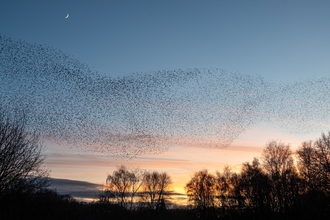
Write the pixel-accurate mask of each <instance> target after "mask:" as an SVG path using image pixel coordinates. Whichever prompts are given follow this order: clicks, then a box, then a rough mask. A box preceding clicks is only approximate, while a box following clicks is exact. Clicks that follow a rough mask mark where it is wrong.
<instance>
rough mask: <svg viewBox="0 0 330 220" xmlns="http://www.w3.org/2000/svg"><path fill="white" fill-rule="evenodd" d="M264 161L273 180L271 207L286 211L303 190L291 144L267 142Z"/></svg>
mask: <svg viewBox="0 0 330 220" xmlns="http://www.w3.org/2000/svg"><path fill="white" fill-rule="evenodd" d="M262 161H263V167H264V169H265V171H266V174H268V175H269V178H270V180H271V193H270V195H271V200H272V202H271V208H272V210H273V211H274V212H275V213H280V214H283V213H286V212H288V210H289V208H290V207H291V206H292V205H293V204H294V201H295V199H296V197H297V196H298V195H299V193H300V191H301V184H300V182H301V181H300V180H299V178H298V173H297V171H296V168H295V166H294V163H293V158H292V152H291V150H290V146H289V145H286V144H284V143H282V142H277V141H271V142H269V143H267V144H266V147H265V148H264V150H263V153H262Z"/></svg>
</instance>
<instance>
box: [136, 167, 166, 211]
mask: <svg viewBox="0 0 330 220" xmlns="http://www.w3.org/2000/svg"><path fill="white" fill-rule="evenodd" d="M143 176H144V177H143V187H142V189H143V191H142V197H143V200H144V201H145V202H146V203H147V206H148V208H149V209H153V210H160V209H161V208H163V209H164V208H165V207H164V205H165V200H166V199H167V198H169V196H170V193H171V191H170V187H171V184H172V180H171V177H170V176H169V175H168V174H167V173H165V172H164V173H158V172H146V173H144V175H143Z"/></svg>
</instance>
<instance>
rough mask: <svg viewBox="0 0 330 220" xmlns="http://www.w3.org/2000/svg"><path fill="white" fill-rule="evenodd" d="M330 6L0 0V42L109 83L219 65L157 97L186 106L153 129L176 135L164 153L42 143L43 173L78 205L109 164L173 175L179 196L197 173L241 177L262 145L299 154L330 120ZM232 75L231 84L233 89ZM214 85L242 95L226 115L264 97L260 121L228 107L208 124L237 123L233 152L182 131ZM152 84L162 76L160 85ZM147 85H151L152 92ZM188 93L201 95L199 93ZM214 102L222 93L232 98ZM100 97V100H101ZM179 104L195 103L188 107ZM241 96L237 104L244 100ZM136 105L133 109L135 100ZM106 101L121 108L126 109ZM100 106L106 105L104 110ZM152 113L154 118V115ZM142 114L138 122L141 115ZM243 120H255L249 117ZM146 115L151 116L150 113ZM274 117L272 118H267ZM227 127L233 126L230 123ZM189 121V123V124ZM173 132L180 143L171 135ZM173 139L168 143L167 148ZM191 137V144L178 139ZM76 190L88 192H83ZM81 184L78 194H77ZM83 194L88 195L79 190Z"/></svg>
mask: <svg viewBox="0 0 330 220" xmlns="http://www.w3.org/2000/svg"><path fill="white" fill-rule="evenodd" d="M329 7H330V2H328V1H302V0H299V1H294V0H293V1H280V0H276V1H275V0H269V1H254V0H252V1H195V0H192V1H183V0H182V1H170V0H169V1H154V0H153V1H144V0H143V1H104V0H100V1H87V0H84V1H61V0H59V1H47V0H42V1H41V0H32V1H23V0H22V1H17V0H10V1H9V0H2V1H0V34H1V35H2V36H5V37H7V38H11V39H13V40H14V41H20V40H21V41H24V42H25V43H26V44H29V45H41V47H45V48H53V49H54V50H56V51H62V52H61V53H63V54H66V55H68V56H69V57H70V59H75V60H78V61H79V62H80V63H82V64H85V65H87V66H88V68H90V69H91V70H92V71H95V72H97V74H98V75H99V76H103V77H105V78H106V79H107V80H108V81H111V80H118V82H119V81H120V80H121V79H122V80H124V81H125V78H124V77H127V78H128V79H132V80H133V81H134V82H138V80H139V79H140V78H141V77H140V75H143V74H149V75H151V76H152V75H153V74H162V71H169V72H170V73H173V72H174V71H183V72H189V71H188V70H192V69H195V70H196V69H197V70H201V72H203V71H206V72H207V70H209V69H211V70H213V69H220V70H221V71H213V72H212V74H214V75H212V76H213V77H214V78H208V77H205V74H204V73H202V74H200V73H198V74H197V75H198V76H197V78H198V77H200V78H198V79H199V80H200V81H188V80H187V79H183V80H187V81H188V82H187V84H182V83H179V84H178V85H176V86H173V87H171V90H166V91H168V93H167V94H165V96H166V97H170V96H169V95H168V94H169V93H170V92H172V93H173V91H175V92H176V91H180V92H178V93H173V94H172V93H171V95H172V96H171V98H168V99H165V98H164V100H170V101H172V100H174V101H177V102H180V101H182V100H183V101H182V105H185V106H186V107H187V109H188V110H187V109H184V110H183V109H181V108H180V109H179V110H181V111H182V112H180V114H179V113H178V114H176V115H175V116H173V114H172V115H170V116H173V120H176V121H175V122H173V123H172V124H166V125H164V126H161V125H155V126H156V130H157V129H158V130H157V132H158V133H157V132H156V134H157V135H159V134H162V133H161V131H162V129H165V131H166V132H165V133H167V132H168V131H169V130H170V129H172V128H173V127H174V130H173V134H172V133H171V135H169V136H166V138H168V137H170V138H168V139H166V140H165V144H164V143H163V144H164V145H165V146H166V150H164V151H162V152H160V153H159V154H148V153H145V154H144V153H141V154H139V155H137V156H136V157H135V158H132V159H127V158H118V157H112V156H111V155H103V154H101V153H100V152H95V151H94V152H92V153H87V151H83V152H81V151H79V148H72V147H69V146H68V145H66V144H65V143H63V142H61V143H54V142H52V141H50V140H45V142H44V143H45V145H46V148H45V153H46V154H47V159H46V161H45V166H46V167H47V168H49V169H50V170H51V174H50V175H51V177H52V178H54V179H56V180H54V185H55V186H56V187H57V189H58V190H59V191H61V190H62V192H65V193H69V194H70V193H71V194H72V195H74V196H77V197H84V196H85V197H91V191H93V190H94V189H97V188H100V185H102V184H104V183H105V180H106V176H107V175H108V174H111V173H112V172H113V170H114V169H116V167H117V166H119V165H122V164H125V165H127V166H130V167H140V168H142V169H148V170H156V171H166V172H168V174H169V175H171V177H172V180H173V183H174V184H173V188H174V190H175V191H177V192H180V193H184V189H183V187H184V185H185V184H186V183H187V182H188V181H189V178H190V177H191V175H193V173H194V172H196V171H198V170H201V169H208V170H209V171H211V172H215V171H216V170H219V171H221V170H222V169H223V167H224V166H225V165H229V166H231V167H232V169H233V170H235V171H239V166H240V164H242V163H243V162H246V161H252V159H253V157H260V155H261V152H262V149H263V147H264V146H265V144H266V143H267V142H268V141H270V140H280V141H283V142H285V143H289V144H291V146H292V147H293V148H296V147H297V146H299V144H300V143H301V142H302V141H307V140H315V139H316V138H318V137H320V135H321V132H326V131H327V129H328V127H327V124H328V122H329V121H330V120H329V116H328V112H329V110H330V106H329V104H328V102H327V99H326V97H328V96H327V95H328V90H327V87H326V86H327V85H328V84H327V82H329V70H330V62H329V61H328V58H329V56H330V44H329V43H328V39H330V14H329V13H328V11H329ZM67 15H69V17H68V18H66V16H67ZM25 43H24V44H25ZM56 53H57V52H56ZM61 56H62V55H61ZM223 71H224V72H225V73H223ZM86 74H88V73H86ZM203 74H204V75H203ZM216 74H218V75H216ZM235 74H236V75H235ZM177 76H182V74H181V75H180V74H177ZM217 77H218V78H217ZM235 77H236V78H237V77H238V78H239V79H238V80H236V81H233V80H234V78H235ZM223 78H225V79H227V80H228V81H229V82H230V83H229V84H230V86H228V88H234V90H235V89H237V90H239V89H240V88H241V87H243V88H242V89H241V90H240V91H239V92H238V98H236V99H233V101H224V102H225V103H229V106H230V107H236V106H238V108H237V109H238V110H239V111H242V110H244V109H245V108H244V107H245V106H248V107H251V106H252V107H254V106H255V105H254V104H250V102H253V100H254V99H253V97H254V96H253V97H252V96H251V97H250V96H249V97H248V98H239V97H241V96H243V94H244V93H246V92H249V91H252V92H253V93H255V94H261V96H262V97H264V96H263V93H262V92H263V91H265V90H267V92H265V93H267V95H265V96H266V98H265V99H266V101H263V102H262V104H260V105H258V106H261V107H260V108H259V107H258V108H257V109H256V110H255V111H259V112H262V114H261V113H260V114H255V113H253V114H248V113H246V114H244V115H243V116H244V117H243V119H240V118H241V117H239V116H241V113H236V114H238V116H237V117H236V116H235V117H233V118H230V117H231V115H232V111H230V110H229V112H230V114H229V116H228V118H229V119H226V118H225V119H221V118H216V119H215V121H217V120H219V121H221V120H224V121H225V126H227V127H229V128H231V129H234V130H235V129H236V128H235V126H237V123H245V124H244V126H243V127H241V128H240V129H238V130H237V129H236V130H235V132H236V133H235V135H236V136H235V135H234V136H231V139H230V140H231V141H232V142H231V143H230V145H229V146H226V147H225V148H217V147H212V148H205V147H201V145H203V144H204V143H205V144H208V143H210V142H212V141H213V139H212V138H214V137H215V135H214V133H211V135H209V136H208V135H206V134H208V133H207V132H211V131H209V130H208V131H207V132H205V133H203V132H200V131H201V129H198V128H197V129H195V130H193V129H192V128H189V129H188V128H187V127H189V125H190V123H189V122H190V121H191V120H192V118H196V117H197V116H198V115H199V114H197V113H196V111H197V110H198V111H204V110H205V109H203V108H202V107H196V105H197V104H200V105H207V106H208V107H210V108H211V107H214V105H213V104H212V103H211V101H212V100H214V99H215V98H214V97H213V95H214V94H215V93H217V94H218V93H219V94H221V92H223V90H221V89H219V88H218V87H216V85H217V84H216V83H213V82H218V81H221V80H222V79H223ZM236 78H235V79H236ZM157 79H160V81H162V80H163V78H160V77H158V78H157ZM143 80H145V79H142V81H143ZM178 80H181V79H178ZM251 81H252V83H251ZM116 82H117V81H116ZM143 82H144V81H143ZM195 82H198V83H197V84H198V85H196V83H195ZM201 82H203V83H201ZM246 83H249V85H250V87H251V89H248V87H246V85H247V84H246ZM173 84H174V83H173ZM264 84H267V88H266V89H265V88H264V87H262V86H261V85H264ZM98 85H99V84H98ZM125 85H126V84H125ZM141 85H144V84H143V83H142V84H141ZM182 85H183V86H182ZM200 85H202V86H201V87H200ZM226 85H227V84H226ZM240 85H242V86H240ZM151 87H152V88H154V89H156V90H157V89H158V88H157V85H156V86H155V85H153V86H151ZM3 88H6V87H4V86H3ZM195 88H203V89H204V90H203V92H200V93H199V91H198V90H195ZM226 88H227V87H226ZM208 89H209V90H208ZM13 90H14V89H13ZM142 90H143V89H140V90H138V91H142ZM260 90H261V92H260ZM111 91H112V90H111ZM129 91H133V90H129ZM134 91H135V90H134ZM134 91H133V92H134ZM157 91H160V90H157ZM162 91H163V90H162ZM211 91H214V92H211ZM143 92H144V90H143V91H142V95H141V97H142V98H145V96H146V95H148V98H149V95H150V94H149V92H148V91H147V92H145V93H143ZM157 94H158V93H157ZM157 94H156V95H157ZM182 94H184V95H182ZM223 94H224V96H225V95H226V94H227V95H228V94H229V93H226V92H224V93H223ZM269 94H271V95H269ZM167 95H168V96H167ZM219 96H221V95H219ZM261 96H260V97H261ZM78 97H83V95H80V96H79V95H78ZM141 97H139V98H141ZM173 97H174V98H173ZM258 97H259V96H258ZM101 98H102V97H101ZM103 98H104V100H105V99H106V98H105V96H104V97H103ZM188 99H192V101H191V102H190V101H187V100H188ZM102 100H103V99H102ZM150 100H153V99H152V98H150ZM216 100H218V99H216ZM219 100H222V101H223V100H224V99H222V98H221V99H219ZM241 100H243V101H244V102H243V104H242V103H241ZM135 101H136V100H135ZM136 102H137V103H139V100H137V101H136ZM141 102H142V101H141ZM115 103H119V104H122V105H123V106H124V107H125V106H126V107H127V105H126V104H124V101H118V102H115ZM237 103H238V104H237ZM177 105H178V104H175V105H173V106H174V107H173V108H172V109H171V110H173V109H175V108H177ZM79 106H80V107H81V106H83V105H79ZM100 106H105V107H108V105H106V104H103V105H102V104H100ZM128 106H129V105H128ZM138 106H139V107H141V108H142V110H146V109H147V107H148V105H146V104H143V105H142V104H141V106H140V105H138ZM48 107H49V106H48ZM171 107H172V106H171ZM57 108H58V109H60V108H61V107H57ZM114 108H116V107H114ZM128 108H129V107H128ZM277 108H278V109H277ZM196 109H197V110H196ZM270 109H277V110H274V112H275V111H276V112H277V113H276V114H275V113H272V111H271V110H270ZM94 110H95V109H94ZM152 110H155V111H156V112H160V110H159V108H156V109H152ZM70 111H71V110H70ZM173 111H174V110H173ZM218 111H220V112H221V113H224V112H225V110H223V109H221V110H216V109H211V110H210V109H207V110H205V112H206V113H207V114H208V115H211V116H214V115H216V113H217V112H218ZM128 112H129V110H128ZM187 112H188V113H189V115H188V113H187ZM278 112H284V113H283V114H282V113H281V114H280V113H278ZM73 113H76V112H75V111H73ZM130 113H132V114H137V116H136V118H137V119H139V115H140V112H139V111H136V110H134V109H133V110H131V111H130ZM150 114H151V113H150ZM100 115H104V113H101V114H100ZM260 115H262V116H260ZM106 116H107V117H108V115H106ZM144 116H145V115H142V116H141V117H142V119H144V118H143V117H144ZM250 116H251V120H252V119H253V121H255V122H253V123H252V122H251V121H249V120H248V119H247V118H249V117H250ZM109 117H110V116H109ZM154 117H155V119H158V117H159V115H158V113H157V115H156V116H154ZM181 117H187V118H188V119H182V121H183V125H182V128H181V127H180V126H179V125H180V123H181ZM226 117H227V116H226ZM273 117H274V119H270V120H267V118H273ZM237 118H239V120H238V119H237ZM260 118H262V119H260ZM119 119H122V120H123V121H124V122H126V121H125V120H126V118H125V115H121V116H120V117H119ZM142 119H141V120H142ZM234 119H237V120H238V122H237V121H235V122H233V124H230V122H231V120H234ZM259 119H260V120H259ZM98 120H99V121H98ZM98 120H96V121H97V122H100V123H101V122H102V118H101V119H98ZM127 120H128V119H127ZM212 120H213V119H209V118H208V117H206V116H205V115H203V117H202V119H200V121H199V122H198V123H202V125H201V128H203V129H206V128H207V127H209V128H210V130H211V129H214V128H216V129H218V126H217V125H214V124H212V123H211V122H212ZM178 121H180V122H178ZM160 122H163V121H161V120H160ZM198 123H192V124H193V125H194V126H198ZM235 123H236V124H235ZM220 124H221V123H220ZM106 125H107V124H104V126H106ZM221 125H223V124H221ZM118 126H119V125H118ZM150 126H151V125H150ZM167 126H168V127H167ZM177 127H180V128H177ZM114 128H115V129H119V128H118V127H115V126H114ZM148 128H150V127H148ZM74 131H76V130H74ZM116 131H117V130H116ZM118 131H119V130H118ZM135 131H136V130H135ZM148 131H150V130H148ZM180 132H181V133H180ZM198 132H199V133H201V134H203V135H204V134H205V136H203V137H198V139H200V140H201V142H200V143H196V139H194V135H196V134H197V133H198ZM221 132H222V130H221V131H220V133H221ZM177 133H180V135H176V134H177ZM152 134H154V133H152ZM73 135H75V134H73ZM224 135H225V134H224ZM172 137H173V138H172ZM77 138H79V136H78V137H77ZM174 138H176V141H173V139H174ZM189 139H191V140H194V141H190V142H189V141H187V140H189ZM84 141H85V140H84ZM203 141H204V142H203ZM84 184H90V185H88V186H89V187H85V185H84ZM69 185H71V186H72V188H70V187H68V186H69ZM78 185H79V186H82V187H81V189H82V190H80V188H79V187H77V186H78ZM63 186H66V187H63ZM68 189H72V191H70V190H68ZM84 189H85V192H86V194H84V193H82V192H81V191H84ZM75 190H76V191H79V192H76V191H75Z"/></svg>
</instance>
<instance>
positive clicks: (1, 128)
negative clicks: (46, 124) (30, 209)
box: [0, 111, 49, 195]
mask: <svg viewBox="0 0 330 220" xmlns="http://www.w3.org/2000/svg"><path fill="white" fill-rule="evenodd" d="M42 152H43V146H42V145H41V144H40V139H39V135H38V134H37V133H36V132H32V133H30V132H28V131H27V129H26V122H25V119H24V116H21V117H19V118H16V119H13V117H9V116H8V115H5V114H4V112H3V111H2V112H1V113H0V195H2V194H3V193H6V192H8V191H11V190H16V191H17V190H20V191H22V190H25V191H27V190H28V191H29V192H31V191H32V192H33V191H35V190H38V189H41V188H43V187H45V186H48V185H49V180H48V174H49V171H48V170H45V169H42V167H41V165H42V163H43V161H44V159H45V156H44V155H43V154H42Z"/></svg>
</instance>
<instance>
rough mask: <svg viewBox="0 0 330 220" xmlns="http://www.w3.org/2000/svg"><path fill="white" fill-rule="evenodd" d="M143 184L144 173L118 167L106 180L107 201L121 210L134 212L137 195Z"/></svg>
mask: <svg viewBox="0 0 330 220" xmlns="http://www.w3.org/2000/svg"><path fill="white" fill-rule="evenodd" d="M142 183H143V171H142V170H140V169H131V170H129V169H128V168H126V167H125V166H120V167H118V169H117V170H115V171H114V172H113V174H112V175H108V177H107V180H106V190H105V195H106V199H107V200H108V201H109V202H112V203H116V204H118V205H119V206H120V207H121V208H124V209H126V210H132V209H133V208H134V207H133V205H134V202H136V196H137V193H138V191H139V189H140V187H141V185H142Z"/></svg>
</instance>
